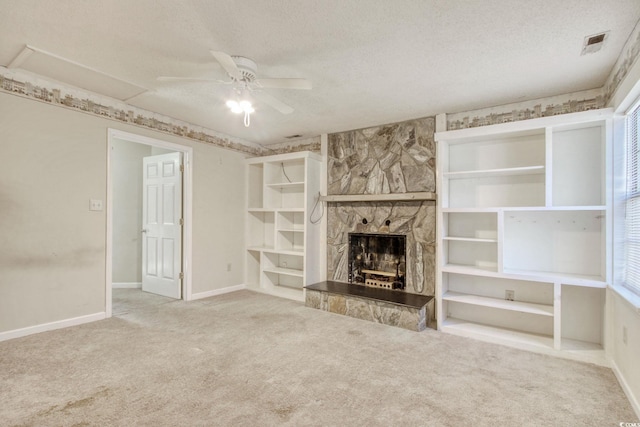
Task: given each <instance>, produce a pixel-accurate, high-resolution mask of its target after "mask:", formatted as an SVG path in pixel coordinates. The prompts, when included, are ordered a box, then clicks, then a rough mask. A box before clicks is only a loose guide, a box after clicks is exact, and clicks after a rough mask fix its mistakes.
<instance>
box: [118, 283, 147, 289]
mask: <svg viewBox="0 0 640 427" xmlns="http://www.w3.org/2000/svg"><path fill="white" fill-rule="evenodd" d="M111 288H112V289H142V283H141V282H119V283H112V284H111Z"/></svg>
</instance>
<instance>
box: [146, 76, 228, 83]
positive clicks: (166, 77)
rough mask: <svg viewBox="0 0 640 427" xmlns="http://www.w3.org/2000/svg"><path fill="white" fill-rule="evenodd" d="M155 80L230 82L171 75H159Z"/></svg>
mask: <svg viewBox="0 0 640 427" xmlns="http://www.w3.org/2000/svg"><path fill="white" fill-rule="evenodd" d="M156 80H158V81H159V82H207V83H221V84H231V82H229V81H225V80H219V79H200V78H196V77H172V76H160V77H158V78H157V79H156Z"/></svg>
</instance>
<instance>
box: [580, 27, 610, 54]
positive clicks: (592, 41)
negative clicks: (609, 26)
mask: <svg viewBox="0 0 640 427" xmlns="http://www.w3.org/2000/svg"><path fill="white" fill-rule="evenodd" d="M608 37H609V31H605V32H603V33H599V34H592V35H590V36H587V37H585V38H584V42H583V43H582V53H581V54H580V55H586V54H588V53H595V52H597V51H599V50H600V49H602V46H604V42H605V41H606V40H607V38H608Z"/></svg>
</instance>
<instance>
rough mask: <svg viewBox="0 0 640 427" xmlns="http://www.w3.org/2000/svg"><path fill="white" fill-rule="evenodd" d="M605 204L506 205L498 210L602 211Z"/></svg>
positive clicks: (604, 208)
mask: <svg viewBox="0 0 640 427" xmlns="http://www.w3.org/2000/svg"><path fill="white" fill-rule="evenodd" d="M606 209H607V207H606V206H600V205H598V206H524V207H523V206H516V207H508V208H500V210H502V211H504V212H527V211H531V212H537V211H548V212H564V211H604V210H606Z"/></svg>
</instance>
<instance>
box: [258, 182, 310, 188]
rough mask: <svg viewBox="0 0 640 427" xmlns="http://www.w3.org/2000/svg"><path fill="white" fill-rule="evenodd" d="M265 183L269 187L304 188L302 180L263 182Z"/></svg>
mask: <svg viewBox="0 0 640 427" xmlns="http://www.w3.org/2000/svg"><path fill="white" fill-rule="evenodd" d="M265 185H266V186H267V187H271V188H292V189H299V188H304V182H278V183H273V184H265Z"/></svg>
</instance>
